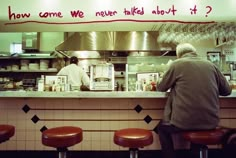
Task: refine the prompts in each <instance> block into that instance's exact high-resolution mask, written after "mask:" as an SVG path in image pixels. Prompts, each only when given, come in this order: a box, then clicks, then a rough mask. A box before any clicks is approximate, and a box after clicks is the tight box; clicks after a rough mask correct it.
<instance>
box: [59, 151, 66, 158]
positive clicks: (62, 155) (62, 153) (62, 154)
mask: <svg viewBox="0 0 236 158" xmlns="http://www.w3.org/2000/svg"><path fill="white" fill-rule="evenodd" d="M58 155H59V158H66V152H59V154H58Z"/></svg>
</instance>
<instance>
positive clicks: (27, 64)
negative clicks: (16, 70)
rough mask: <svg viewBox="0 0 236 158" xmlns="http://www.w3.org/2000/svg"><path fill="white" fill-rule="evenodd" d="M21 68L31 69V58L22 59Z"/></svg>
mask: <svg viewBox="0 0 236 158" xmlns="http://www.w3.org/2000/svg"><path fill="white" fill-rule="evenodd" d="M20 68H21V70H28V69H29V60H21V61H20Z"/></svg>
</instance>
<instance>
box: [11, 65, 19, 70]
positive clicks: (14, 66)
mask: <svg viewBox="0 0 236 158" xmlns="http://www.w3.org/2000/svg"><path fill="white" fill-rule="evenodd" d="M11 69H12V70H19V65H12V66H11Z"/></svg>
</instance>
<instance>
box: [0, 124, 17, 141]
mask: <svg viewBox="0 0 236 158" xmlns="http://www.w3.org/2000/svg"><path fill="white" fill-rule="evenodd" d="M14 134H15V127H14V126H12V125H0V143H2V142H5V141H7V140H9V139H10V138H11V137H12V136H14Z"/></svg>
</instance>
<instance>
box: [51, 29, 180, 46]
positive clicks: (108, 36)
mask: <svg viewBox="0 0 236 158" xmlns="http://www.w3.org/2000/svg"><path fill="white" fill-rule="evenodd" d="M158 35H159V34H158V32H157V31H149V32H146V31H120V32H76V33H74V34H72V35H71V36H69V37H68V38H67V39H66V40H65V41H64V42H63V43H61V44H60V45H58V46H57V47H56V48H55V50H56V51H160V50H175V46H176V44H174V43H158V42H157V38H158Z"/></svg>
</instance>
